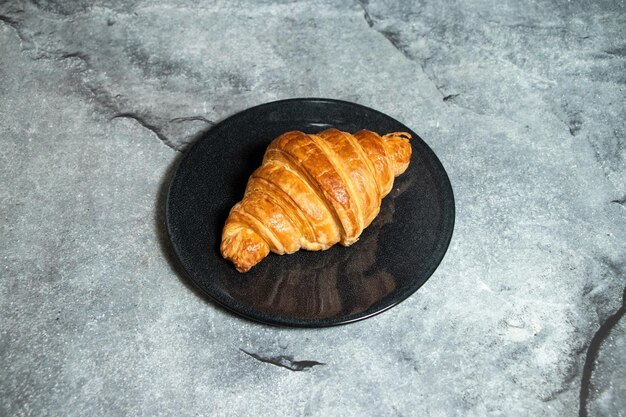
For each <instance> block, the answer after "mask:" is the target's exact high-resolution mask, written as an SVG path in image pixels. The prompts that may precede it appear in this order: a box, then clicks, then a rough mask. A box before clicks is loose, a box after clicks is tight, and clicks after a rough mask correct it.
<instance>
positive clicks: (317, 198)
mask: <svg viewBox="0 0 626 417" xmlns="http://www.w3.org/2000/svg"><path fill="white" fill-rule="evenodd" d="M410 138H411V135H410V134H408V133H389V134H387V135H384V136H382V137H381V136H380V135H378V134H377V133H374V132H371V131H369V130H361V131H359V132H357V133H355V134H354V135H352V134H350V133H347V132H342V131H339V130H337V129H328V130H325V131H323V132H321V133H318V134H316V135H309V134H306V133H302V132H298V131H293V132H287V133H284V134H282V135H281V136H279V137H278V138H276V139H275V140H274V141H273V142H272V143H271V144H270V145H269V146H268V148H267V151H266V152H265V155H264V157H263V163H262V164H261V166H260V167H259V168H258V169H257V170H256V171H254V172H253V173H252V175H251V176H250V179H249V181H248V185H247V186H246V191H245V194H244V197H243V200H242V201H240V202H239V203H237V204H235V205H234V206H233V208H232V209H231V210H230V213H229V215H228V218H227V219H226V224H225V225H224V230H223V232H222V243H221V247H220V250H221V252H222V256H223V257H224V258H226V259H228V260H230V261H232V262H233V263H234V264H235V267H236V268H237V270H238V271H239V272H246V271H248V270H249V269H250V268H252V267H253V266H254V265H256V264H257V263H259V262H260V261H261V260H262V259H263V258H265V257H266V256H267V255H268V253H269V252H270V251H272V252H274V253H277V254H280V255H283V254H286V253H293V252H296V251H297V250H299V249H306V250H325V249H328V248H329V247H331V246H333V245H334V244H336V243H340V244H341V245H344V246H349V245H352V244H353V243H354V242H356V241H357V240H358V239H359V236H360V235H361V232H362V231H363V229H364V228H366V227H367V226H369V224H370V223H371V222H372V220H374V218H375V217H376V215H377V214H378V212H379V211H380V204H381V200H382V198H383V197H384V196H386V195H387V194H388V193H389V192H390V191H391V189H392V187H393V180H394V177H396V176H398V175H400V174H402V173H403V172H404V171H405V170H406V168H407V167H408V165H409V160H410V158H411V145H410V144H409V139H410Z"/></svg>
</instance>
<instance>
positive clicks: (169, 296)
mask: <svg viewBox="0 0 626 417" xmlns="http://www.w3.org/2000/svg"><path fill="white" fill-rule="evenodd" d="M199 3H200V4H197V2H192V1H186V0H156V1H142V0H134V1H122V0H102V1H96V2H93V1H87V0H75V1H61V0H47V1H32V2H29V1H13V2H1V3H0V56H1V58H0V145H1V147H2V152H1V153H0V202H1V204H0V229H1V231H2V234H1V236H2V239H1V240H0V259H2V264H1V265H0V268H1V269H0V271H1V272H0V375H2V376H1V377H0V415H6V416H65V415H80V416H89V415H107V416H155V415H163V416H170V415H180V416H205V415H206V416H244V415H263V416H265V415H267V416H328V415H337V416H359V417H363V416H426V415H432V416H456V415H468V416H485V415H494V416H500V415H501V416H524V415H529V416H530V415H532V416H561V415H580V416H587V415H589V416H624V415H626V414H625V411H624V410H626V382H625V381H626V367H625V365H624V364H625V363H626V322H625V320H624V319H623V315H624V311H625V307H624V287H625V284H626V106H625V103H626V4H625V2H624V1H623V0H622V1H613V0H605V1H592V2H589V1H582V0H572V1H565V0H559V1H551V0H527V1H503V2H493V1H486V0H476V1H460V2H457V1H452V0H447V1H434V0H421V1H415V2H408V1H406V2H405V1H401V0H396V1H390V0H369V1H367V0H365V1H357V2H355V1H345V2H336V1H330V0H328V1H325V0H311V1H252V0H237V1H215V2H199ZM289 97H329V98H336V99H343V100H348V101H353V102H357V103H360V104H363V105H366V106H369V107H373V108H375V109H378V110H380V111H382V112H385V113H387V114H389V115H391V116H392V117H394V118H396V119H398V120H400V121H401V122H403V123H404V124H406V125H408V126H411V127H412V128H413V130H415V131H416V132H417V133H418V134H419V135H420V136H421V137H422V138H423V139H424V140H425V141H426V142H427V143H428V144H429V145H430V146H431V147H432V148H433V150H434V151H435V152H436V153H437V155H438V156H439V158H440V159H441V161H442V163H443V165H444V166H445V167H446V170H447V171H448V174H449V176H450V179H451V182H452V186H453V188H454V191H455V198H456V207H457V218H456V226H455V232H454V236H453V238H452V243H451V245H450V248H449V250H448V253H447V255H446V257H445V259H444V261H443V263H442V264H441V265H440V267H439V268H438V270H437V271H436V272H435V274H434V275H433V276H432V277H431V279H430V280H429V281H428V282H427V283H426V285H424V286H423V287H422V288H421V289H420V290H419V291H418V292H417V293H415V294H414V295H413V296H412V297H410V298H409V299H408V300H406V301H405V302H403V303H401V304H400V305H399V306H397V307H395V308H393V309H391V310H389V311H387V312H385V313H383V314H381V315H379V316H376V317H375V318H371V319H368V320H365V321H362V322H359V323H355V324H350V325H346V326H340V327H334V328H328V329H313V330H311V329H309V330H304V329H282V328H273V327H267V326H264V325H260V324H255V323H251V322H249V321H246V320H243V319H240V318H238V317H236V316H234V315H232V314H230V313H227V312H225V311H223V310H222V309H220V308H218V307H217V306H216V305H215V304H213V303H212V302H210V301H207V300H205V299H204V298H202V297H200V296H199V295H198V293H197V292H195V291H194V290H193V289H192V288H191V287H190V285H189V284H187V282H186V281H185V279H184V278H183V276H182V274H181V272H180V271H179V270H177V269H176V267H174V266H173V265H174V264H173V263H172V262H171V252H170V251H169V249H168V248H169V246H168V243H167V236H165V235H164V233H163V227H162V223H163V196H164V192H165V189H166V186H167V184H168V180H169V178H170V177H171V175H172V170H173V167H175V165H176V163H177V161H178V160H179V158H180V156H181V155H182V153H184V151H185V148H186V146H187V145H188V144H189V143H190V142H192V141H193V140H194V139H195V138H196V137H197V136H198V135H199V134H201V133H202V132H204V131H206V130H207V129H210V127H211V126H212V125H214V124H215V123H216V122H218V121H220V120H222V119H224V118H225V117H228V116H230V115H232V114H234V113H236V112H237V111H240V110H243V109H246V108H248V107H250V106H252V105H256V104H260V103H264V102H268V101H272V100H277V99H282V98H289ZM244 351H245V352H248V353H250V354H246V353H245V352H244ZM277 357H282V359H281V360H280V361H278V364H279V365H280V364H283V365H286V366H275V365H276V364H272V363H270V362H268V358H277ZM298 361H315V362H320V363H323V364H324V365H318V366H312V367H308V366H305V367H299V366H295V365H294V364H296V365H297V363H298ZM305 363H306V362H305ZM290 368H291V369H290Z"/></svg>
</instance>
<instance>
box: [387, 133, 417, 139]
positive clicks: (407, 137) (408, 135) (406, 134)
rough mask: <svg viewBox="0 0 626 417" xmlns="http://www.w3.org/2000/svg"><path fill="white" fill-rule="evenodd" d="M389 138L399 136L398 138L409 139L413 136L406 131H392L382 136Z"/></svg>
mask: <svg viewBox="0 0 626 417" xmlns="http://www.w3.org/2000/svg"><path fill="white" fill-rule="evenodd" d="M389 138H400V139H406V140H411V139H412V138H413V136H412V135H411V134H410V133H408V132H392V133H387V134H386V135H384V136H383V139H389Z"/></svg>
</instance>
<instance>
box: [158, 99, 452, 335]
mask: <svg viewBox="0 0 626 417" xmlns="http://www.w3.org/2000/svg"><path fill="white" fill-rule="evenodd" d="M328 127H336V128H338V129H340V130H345V131H348V132H353V133H354V132H356V131H358V130H360V129H369V130H373V131H375V132H378V133H380V134H384V133H389V132H397V131H404V132H410V133H411V134H412V135H413V139H412V140H411V144H412V147H413V156H412V158H411V164H410V165H409V168H408V170H407V171H406V172H405V173H404V174H403V175H401V176H400V177H398V178H396V181H395V184H394V189H393V191H392V192H391V193H390V194H389V195H388V196H387V197H385V199H384V200H383V203H382V208H381V212H380V214H379V215H378V217H377V218H376V219H375V220H374V222H373V223H372V224H371V225H370V226H369V227H368V228H367V229H365V231H364V232H363V234H362V235H361V239H360V240H359V241H358V242H357V243H355V244H354V245H352V246H350V247H347V248H345V247H342V246H339V245H336V246H334V247H332V248H330V249H329V250H327V251H323V252H308V251H299V252H296V253H295V254H292V255H285V256H278V255H275V254H270V255H269V256H268V257H267V258H265V259H264V260H263V261H261V263H259V264H258V265H256V266H255V267H253V268H252V269H251V270H250V271H249V272H247V273H245V274H240V273H239V272H237V271H236V270H235V269H234V268H233V266H232V265H231V264H230V263H229V262H227V261H225V260H224V259H223V258H222V256H221V255H220V252H219V244H220V239H221V233H222V227H223V226H224V222H225V220H226V217H227V215H228V212H229V210H230V208H231V207H232V206H233V205H234V204H235V203H236V202H238V201H240V200H241V198H242V197H243V192H244V189H245V186H246V183H247V180H248V177H249V175H250V174H251V173H252V171H254V170H255V169H256V168H257V167H258V166H259V165H260V163H261V160H262V157H263V153H264V151H265V148H266V147H267V145H268V144H269V143H270V142H271V141H272V140H273V139H274V138H276V137H277V136H279V135H280V134H281V133H283V132H286V131H290V130H301V131H304V132H307V133H316V132H319V131H321V130H324V129H326V128H328ZM166 210H167V212H166V216H167V227H168V231H169V235H170V238H171V240H172V243H173V245H174V248H175V250H176V253H177V255H178V257H179V258H180V261H181V262H182V264H183V266H184V268H185V269H186V271H187V272H188V274H189V277H190V278H191V281H193V283H194V284H196V285H197V286H198V288H200V290H201V291H202V292H203V293H205V294H206V295H208V296H210V297H211V298H212V299H214V300H215V301H217V302H218V303H220V304H221V305H223V306H225V307H226V308H228V309H230V310H232V311H233V312H235V313H237V314H240V315H243V316H245V317H248V318H250V319H254V320H258V321H261V322H264V323H269V324H274V325H287V326H304V327H321V326H330V325H336V324H343V323H349V322H353V321H357V320H361V319H364V318H367V317H371V316H373V315H374V314H377V313H380V312H382V311H384V310H386V309H388V308H390V307H393V306H394V305H396V304H398V303H399V302H401V301H402V300H404V299H406V298H407V297H408V296H410V295H411V294H413V293H414V292H415V291H416V290H417V289H418V288H419V287H420V286H422V284H424V282H426V280H427V279H428V278H429V277H430V276H431V274H432V273H433V272H434V271H435V269H436V268H437V266H438V265H439V263H440V262H441V260H442V258H443V256H444V254H445V252H446V250H447V248H448V244H449V243H450V238H451V237H452V229H453V227H454V197H453V194H452V187H451V186H450V181H449V180H448V176H447V174H446V172H445V170H444V169H443V166H442V165H441V163H440V162H439V160H438V159H437V157H436V156H435V154H434V153H433V151H432V150H431V149H430V148H429V147H428V146H427V145H426V144H425V143H424V141H422V139H420V138H419V137H418V136H417V135H416V134H415V133H414V132H412V131H411V130H410V129H409V128H408V127H406V126H404V125H403V124H401V123H400V122H398V121H396V120H394V119H392V118H391V117H389V116H386V115H384V114H383V113H380V112H378V111H376V110H372V109H370V108H367V107H363V106H360V105H358V104H354V103H349V102H345V101H338V100H329V99H317V98H315V99H292V100H283V101H276V102H272V103H267V104H263V105H260V106H257V107H253V108H251V109H248V110H245V111H243V112H241V113H238V114H236V115H234V116H232V117H230V118H228V119H226V120H224V121H222V122H221V123H219V124H217V125H216V126H215V127H213V128H212V129H211V130H210V131H209V132H207V133H206V134H205V135H204V136H203V137H202V138H201V139H200V140H199V141H198V142H197V143H195V144H194V145H193V146H192V147H191V148H190V149H189V150H188V151H187V153H186V155H185V156H184V157H183V159H182V161H181V162H180V165H179V166H178V168H177V171H176V174H175V175H174V178H173V179H172V183H171V185H170V189H169V195H168V199H167V208H166Z"/></svg>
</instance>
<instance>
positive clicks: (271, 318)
mask: <svg viewBox="0 0 626 417" xmlns="http://www.w3.org/2000/svg"><path fill="white" fill-rule="evenodd" d="M289 102H306V103H329V104H339V105H344V106H345V105H347V106H356V107H360V108H363V109H365V110H367V111H371V112H375V113H378V114H380V115H382V116H384V117H386V118H388V119H391V120H393V121H394V122H396V123H398V124H400V125H402V126H405V127H407V128H408V126H406V125H405V124H404V123H402V122H400V121H398V120H397V119H395V118H394V117H391V116H389V115H387V114H385V113H383V112H381V111H379V110H376V109H373V108H371V107H368V106H364V105H362V104H359V103H355V102H351V101H346V100H341V99H334V98H324V97H293V98H287V99H281V100H274V101H268V102H264V103H261V104H257V105H254V106H251V107H248V108H245V109H243V110H240V111H237V112H236V113H234V114H232V115H230V116H228V117H226V118H224V119H222V120H220V121H219V122H218V123H216V124H215V125H213V126H211V127H210V128H209V129H208V130H206V131H205V132H202V134H201V135H200V136H199V137H198V138H197V139H196V140H195V141H194V142H193V143H192V144H191V145H190V146H189V147H188V148H187V149H186V150H185V151H184V152H183V154H182V157H181V158H179V160H178V161H177V163H176V165H175V167H174V169H173V170H172V172H173V173H172V175H171V178H170V179H169V184H168V186H167V195H166V199H165V207H164V208H163V209H164V210H165V227H166V231H167V236H168V239H169V243H170V245H171V247H172V249H173V250H174V253H175V255H176V262H178V263H179V264H180V266H181V267H182V270H183V271H184V272H185V277H181V278H184V279H185V281H186V282H188V283H191V284H192V285H193V287H194V288H196V289H197V290H198V291H199V292H200V293H201V294H202V295H203V296H204V297H207V298H208V299H210V300H211V301H213V302H215V303H217V304H218V305H219V306H220V307H222V308H225V309H226V310H227V311H229V312H231V313H233V314H235V315H236V316H239V317H242V318H245V319H247V320H251V321H253V322H256V323H260V324H265V325H271V326H277V327H292V328H326V327H334V326H340V325H345V324H350V323H355V322H358V321H362V320H365V319H368V318H371V317H374V316H377V315H379V314H381V313H383V312H385V311H388V310H389V309H391V308H393V307H395V306H397V305H398V304H400V303H402V302H403V301H406V300H407V299H408V298H409V297H411V296H412V295H413V294H415V293H416V292H417V291H418V290H419V289H420V288H421V287H422V286H423V285H424V284H425V283H426V282H427V281H428V280H429V279H430V278H431V277H432V275H433V274H434V273H435V272H436V270H437V269H438V268H439V266H440V265H441V263H442V261H443V259H444V258H445V255H446V254H447V252H448V249H449V247H450V243H451V242H452V238H453V236H454V229H455V224H456V199H455V197H454V190H453V188H452V182H451V181H450V177H449V175H448V172H447V171H446V169H445V167H444V166H443V163H442V162H441V160H440V159H439V157H438V156H437V154H436V153H435V152H434V151H433V149H432V148H431V147H430V146H429V145H428V143H426V141H424V140H423V139H422V138H421V136H419V135H417V134H416V133H415V132H414V131H413V130H412V129H408V130H409V132H410V133H411V134H413V135H414V136H415V137H417V138H418V139H419V140H420V141H421V142H422V143H423V144H424V145H425V147H426V149H427V151H428V152H429V153H430V156H431V158H432V161H433V162H434V163H435V164H436V165H437V168H438V170H439V171H440V172H441V173H442V174H443V176H442V180H443V181H442V182H443V183H444V184H445V188H446V191H447V192H448V193H449V196H450V199H449V207H448V209H449V210H450V220H449V225H448V224H446V226H448V227H449V235H448V238H447V241H446V242H445V243H444V244H443V245H442V251H441V256H440V258H439V259H437V261H436V262H434V263H433V266H432V268H431V270H429V271H428V273H427V274H425V278H424V279H423V282H422V283H421V284H419V285H418V286H417V287H416V288H415V289H414V290H412V291H408V292H407V294H405V295H404V296H402V297H400V298H398V299H397V300H394V302H392V303H390V304H389V305H387V306H384V307H383V308H380V309H378V310H376V311H374V312H370V313H368V314H361V315H359V314H357V315H356V316H355V317H348V318H347V319H346V318H341V317H340V318H339V319H336V318H325V319H313V320H305V319H300V318H296V317H284V316H278V315H275V314H274V315H268V316H267V317H258V316H255V315H253V314H247V313H246V312H245V311H242V310H241V309H238V308H237V307H236V306H232V305H229V304H228V303H226V302H225V301H223V300H221V299H220V298H219V297H217V296H215V295H214V294H212V293H211V292H209V291H207V290H206V289H205V288H203V287H202V286H200V284H199V283H198V282H196V280H195V279H194V278H193V274H192V273H191V272H190V271H189V270H188V268H187V266H186V265H185V262H184V261H183V257H182V256H181V253H180V252H179V248H178V246H177V245H176V243H175V240H174V239H173V234H172V227H173V226H172V224H171V219H172V216H173V215H172V214H171V213H170V212H171V201H172V198H171V196H172V189H173V185H174V183H175V181H176V178H177V174H178V172H179V169H180V167H181V165H183V163H184V161H185V160H186V159H187V158H189V156H190V155H191V154H192V152H193V150H194V149H195V148H196V147H197V146H198V145H199V144H200V143H201V142H203V141H204V140H205V138H206V136H207V135H208V134H209V132H211V131H212V130H215V129H216V128H218V127H219V126H220V125H222V124H225V123H227V122H232V121H233V120H236V119H237V118H239V117H241V116H243V115H244V114H245V113H247V112H250V111H253V110H258V109H260V108H263V107H270V106H275V105H278V104H282V103H289Z"/></svg>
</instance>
